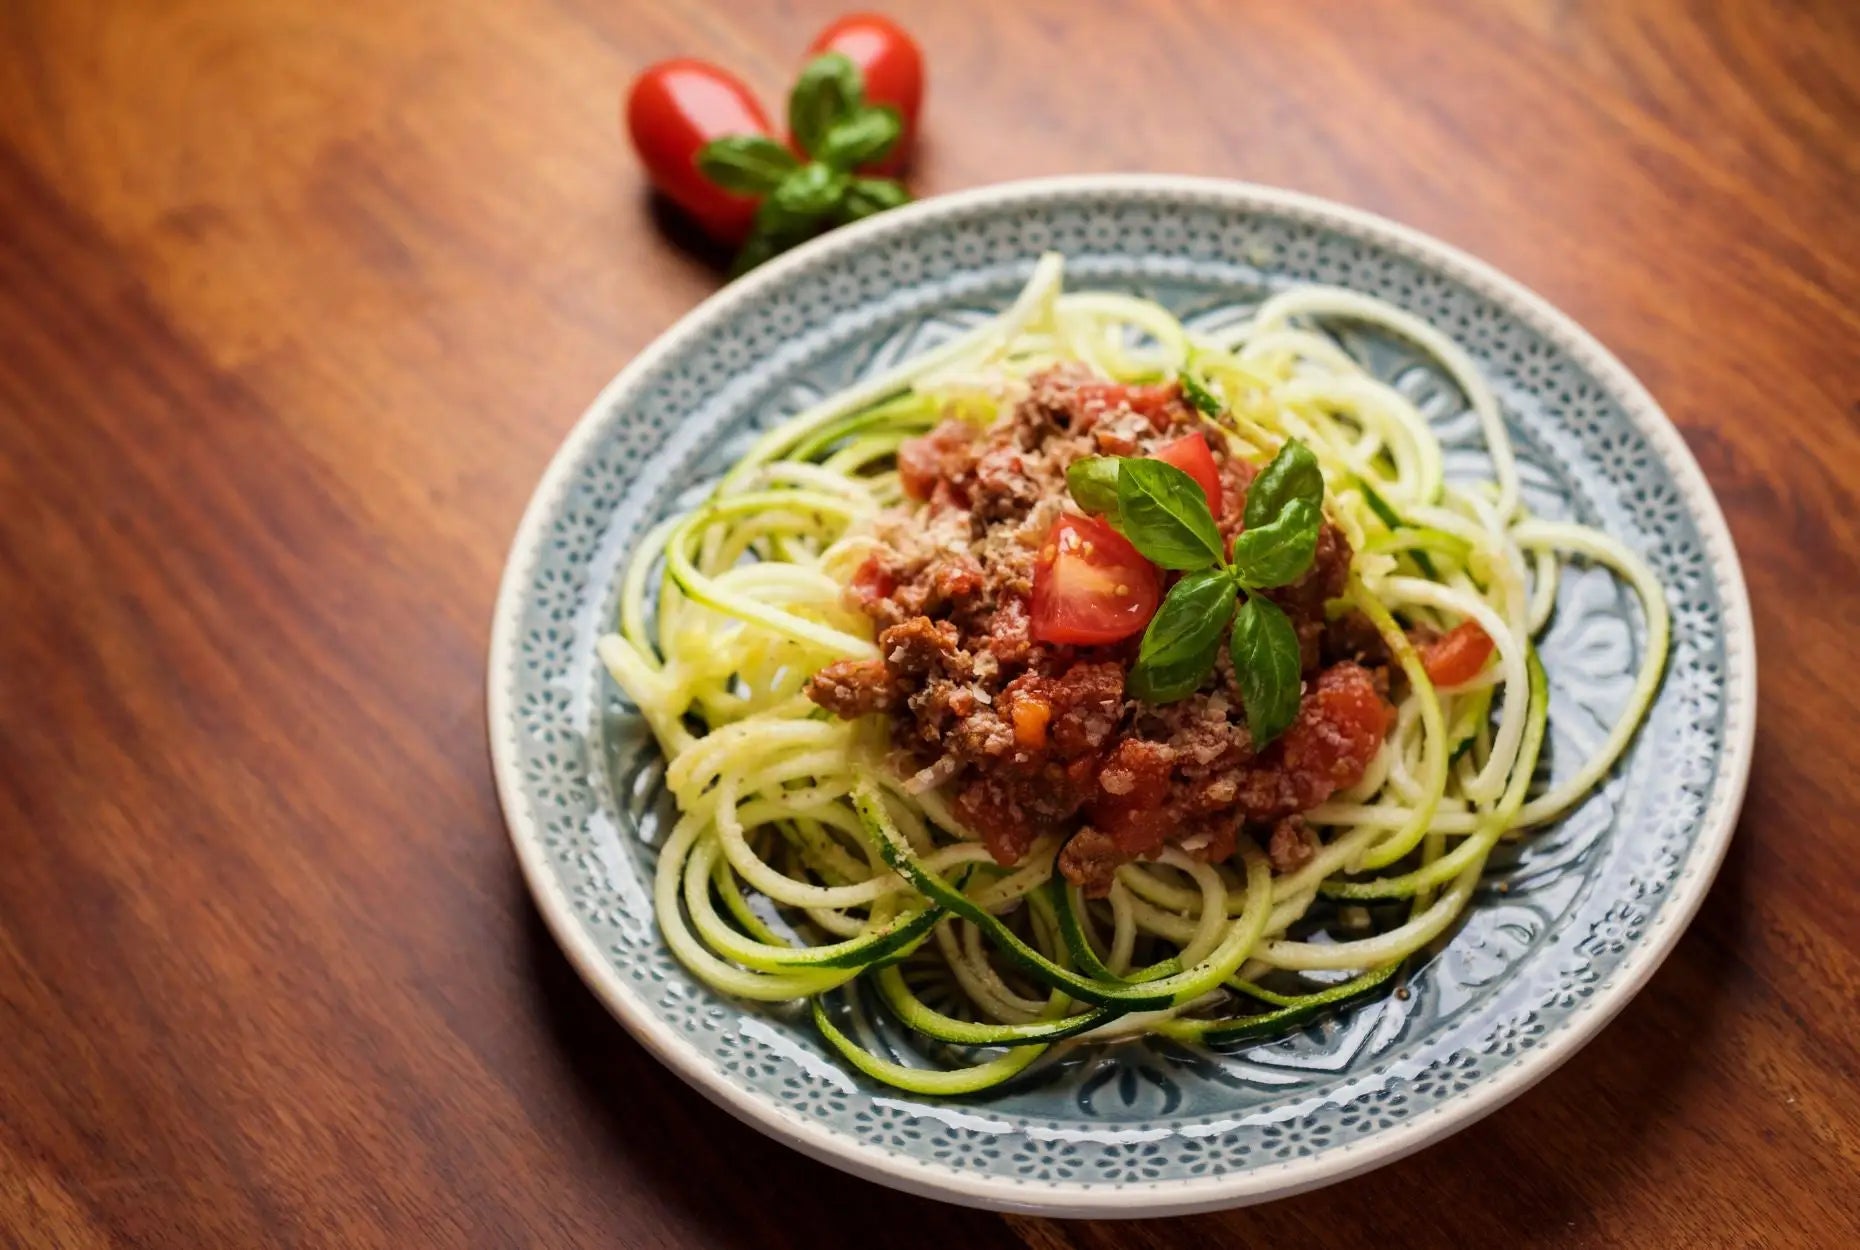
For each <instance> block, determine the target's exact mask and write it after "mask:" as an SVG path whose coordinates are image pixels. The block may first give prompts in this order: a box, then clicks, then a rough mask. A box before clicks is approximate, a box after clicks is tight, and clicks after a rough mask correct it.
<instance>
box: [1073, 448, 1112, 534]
mask: <svg viewBox="0 0 1860 1250" xmlns="http://www.w3.org/2000/svg"><path fill="white" fill-rule="evenodd" d="M1117 464H1118V461H1117V457H1116V456H1082V457H1080V458H1079V459H1077V460H1074V461H1073V462H1072V463H1071V464H1069V465H1067V466H1066V489H1067V490H1068V491H1070V492H1071V493H1072V502H1073V503H1076V504H1077V505H1078V506H1079V507H1081V508H1083V509H1084V510H1085V511H1086V512H1088V513H1090V514H1091V515H1092V516H1102V517H1109V518H1110V519H1111V520H1112V522H1114V523H1115V521H1116V520H1117V478H1118V468H1117Z"/></svg>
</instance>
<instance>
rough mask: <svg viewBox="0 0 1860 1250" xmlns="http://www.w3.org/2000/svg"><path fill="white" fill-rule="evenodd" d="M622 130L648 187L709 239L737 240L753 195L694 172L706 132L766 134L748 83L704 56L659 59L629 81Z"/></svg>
mask: <svg viewBox="0 0 1860 1250" xmlns="http://www.w3.org/2000/svg"><path fill="white" fill-rule="evenodd" d="M626 129H627V136H628V137H629V138H630V139H632V141H633V149H634V151H636V152H638V153H639V159H640V163H641V164H643V165H644V166H645V167H646V175H647V177H649V178H650V179H651V180H652V185H653V186H655V187H657V188H658V189H659V190H660V191H661V192H663V193H664V194H665V196H666V198H667V199H669V200H671V201H672V203H674V204H676V205H678V207H680V208H682V209H684V210H685V212H687V213H689V214H690V215H691V217H692V218H693V219H694V220H695V221H696V222H697V223H698V225H699V226H701V227H703V230H704V233H706V234H708V235H710V236H711V237H712V238H714V239H717V240H719V241H720V242H724V243H731V244H735V243H741V242H742V241H743V236H745V235H746V234H748V233H749V227H750V224H751V222H753V221H754V220H755V216H756V201H755V199H754V198H753V197H751V196H745V195H734V194H732V193H731V192H728V191H725V190H724V189H723V188H722V187H720V186H718V185H717V184H716V183H714V182H712V181H711V180H710V179H708V178H706V177H705V176H704V175H703V174H701V173H699V172H698V167H697V164H696V160H697V154H698V151H699V149H701V148H702V147H703V146H704V145H705V144H706V143H708V142H710V141H711V140H712V139H717V138H721V137H722V136H724V135H747V134H768V133H769V119H768V114H766V113H764V112H763V111H762V106H761V105H760V104H758V103H757V102H756V98H755V97H754V96H753V95H751V94H750V93H749V88H747V87H745V86H744V85H743V84H742V82H741V81H740V80H738V79H737V78H736V77H735V76H734V75H732V74H730V73H729V72H727V71H725V70H721V69H719V68H717V67H716V66H715V65H711V64H709V63H708V62H705V61H692V60H673V61H661V62H659V63H658V64H657V65H653V66H650V67H648V68H647V69H646V70H645V72H643V73H641V74H640V76H639V77H638V78H636V79H634V80H633V88H632V90H631V91H630V92H628V94H627V99H626Z"/></svg>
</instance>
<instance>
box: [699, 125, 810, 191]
mask: <svg viewBox="0 0 1860 1250" xmlns="http://www.w3.org/2000/svg"><path fill="white" fill-rule="evenodd" d="M796 163H797V162H796V161H795V159H794V153H792V152H790V151H789V150H788V149H787V148H785V147H783V146H782V145H781V144H779V143H777V142H775V140H773V139H771V138H769V137H768V136H767V135H724V136H723V137H722V138H721V139H712V140H711V141H710V142H709V143H706V144H705V145H704V146H703V147H701V148H699V149H698V154H697V167H698V172H699V173H701V174H703V175H704V176H705V177H706V178H708V179H710V180H711V181H712V182H714V183H716V184H717V185H718V186H720V187H722V188H723V189H724V190H725V191H735V192H738V193H740V194H743V195H767V194H768V193H769V192H770V191H773V190H774V189H775V188H776V187H777V186H779V185H781V180H782V179H783V178H786V177H787V176H788V175H789V174H791V173H793V172H794V169H795V165H796Z"/></svg>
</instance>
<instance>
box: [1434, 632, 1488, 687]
mask: <svg viewBox="0 0 1860 1250" xmlns="http://www.w3.org/2000/svg"><path fill="white" fill-rule="evenodd" d="M1491 658H1492V638H1491V635H1489V634H1487V633H1486V632H1485V630H1484V629H1482V628H1480V625H1479V622H1478V621H1461V622H1460V623H1459V624H1458V625H1455V626H1454V627H1453V628H1452V629H1450V630H1448V631H1447V632H1446V633H1444V634H1442V635H1441V636H1440V637H1438V638H1436V639H1434V640H1433V641H1432V642H1429V643H1426V644H1424V645H1423V646H1422V647H1421V665H1422V667H1423V668H1425V669H1426V670H1427V680H1429V681H1431V682H1433V683H1434V684H1435V685H1436V686H1462V685H1465V684H1466V683H1467V682H1469V681H1471V680H1472V679H1473V678H1475V677H1477V676H1478V675H1479V670H1480V669H1482V668H1484V667H1485V662H1486V661H1487V660H1489V659H1491Z"/></svg>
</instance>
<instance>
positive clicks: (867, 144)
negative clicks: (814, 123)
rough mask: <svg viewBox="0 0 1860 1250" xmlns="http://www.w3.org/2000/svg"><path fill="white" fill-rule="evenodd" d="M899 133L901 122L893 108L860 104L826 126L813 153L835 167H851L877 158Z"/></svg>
mask: <svg viewBox="0 0 1860 1250" xmlns="http://www.w3.org/2000/svg"><path fill="white" fill-rule="evenodd" d="M903 133H904V121H903V119H902V118H901V117H900V115H899V113H898V110H897V109H895V108H892V107H891V106H890V105H888V104H886V105H876V104H866V105H861V106H860V107H858V108H855V109H853V110H852V111H851V112H850V113H848V114H846V116H844V117H842V118H840V119H839V120H838V121H836V122H834V123H833V124H832V125H830V126H828V127H827V133H826V135H825V137H824V138H822V139H821V141H820V151H819V152H817V153H815V155H816V156H817V157H819V159H820V160H822V161H825V162H826V163H827V164H829V165H831V166H833V167H834V168H835V169H844V170H852V169H855V168H857V167H858V166H860V165H863V164H865V163H866V162H867V161H876V160H879V159H881V158H882V157H883V156H884V155H885V154H886V153H887V152H889V151H891V149H892V148H893V147H895V146H896V145H897V142H898V138H899V136H901V135H902V134H903Z"/></svg>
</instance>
